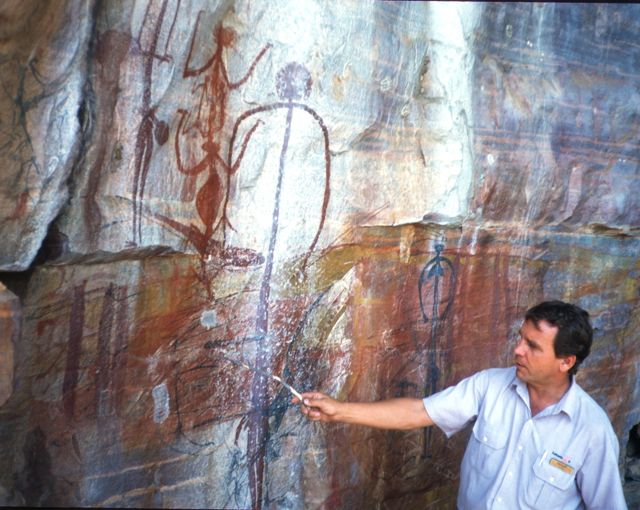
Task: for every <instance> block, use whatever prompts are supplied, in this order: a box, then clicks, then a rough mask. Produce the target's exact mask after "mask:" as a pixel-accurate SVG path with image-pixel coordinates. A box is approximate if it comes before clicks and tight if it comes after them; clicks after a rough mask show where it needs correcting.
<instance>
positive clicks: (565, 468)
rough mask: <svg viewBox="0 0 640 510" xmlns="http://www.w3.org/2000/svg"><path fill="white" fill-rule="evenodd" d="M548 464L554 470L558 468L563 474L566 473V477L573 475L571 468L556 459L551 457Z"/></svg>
mask: <svg viewBox="0 0 640 510" xmlns="http://www.w3.org/2000/svg"><path fill="white" fill-rule="evenodd" d="M549 464H550V465H551V466H553V467H555V468H558V469H559V470H560V471H564V472H565V473H567V474H568V475H571V474H573V468H572V467H571V466H570V465H569V464H566V463H565V462H562V461H561V460H558V459H554V458H553V457H552V458H551V459H550V460H549Z"/></svg>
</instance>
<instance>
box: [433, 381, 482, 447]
mask: <svg viewBox="0 0 640 510" xmlns="http://www.w3.org/2000/svg"><path fill="white" fill-rule="evenodd" d="M488 384H489V372H488V371H487V370H485V371H482V372H478V373H477V374H474V375H472V376H471V377H467V378H466V379H463V380H462V381H460V382H459V383H458V384H456V385H455V386H451V387H449V388H447V389H446V390H443V391H441V392H439V393H436V394H434V395H431V396H430V397H426V398H424V399H423V400H422V403H423V404H424V407H425V409H426V410H427V413H429V416H430V417H431V419H432V420H433V422H434V423H435V424H436V425H437V426H438V428H439V429H440V430H442V431H443V432H444V433H445V434H446V436H447V437H451V436H452V435H453V434H455V433H456V432H458V431H459V430H461V429H462V428H464V426H465V425H466V424H467V423H469V421H470V420H472V419H473V418H475V417H476V416H477V415H478V412H479V409H480V406H481V404H482V400H483V398H484V395H485V393H486V389H487V386H488Z"/></svg>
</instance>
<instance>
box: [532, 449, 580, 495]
mask: <svg viewBox="0 0 640 510" xmlns="http://www.w3.org/2000/svg"><path fill="white" fill-rule="evenodd" d="M550 460H551V459H550V458H549V457H547V456H544V458H542V457H539V458H538V459H537V461H536V463H535V464H534V465H533V474H534V479H533V483H531V484H530V485H529V488H528V489H530V490H528V491H527V492H528V496H529V497H528V498H527V499H528V500H529V503H530V504H532V505H533V506H535V508H564V505H565V504H566V503H568V502H569V501H570V500H571V499H573V498H575V497H576V493H577V488H576V484H575V479H576V473H577V471H578V466H575V465H573V464H572V465H571V466H569V469H570V472H568V471H569V469H567V470H563V469H560V468H558V467H555V466H553V465H552V464H550V463H549V462H550Z"/></svg>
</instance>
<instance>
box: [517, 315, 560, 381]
mask: <svg viewBox="0 0 640 510" xmlns="http://www.w3.org/2000/svg"><path fill="white" fill-rule="evenodd" d="M557 332H558V328H557V327H556V326H552V325H551V324H549V323H548V322H546V321H540V322H538V327H537V328H536V326H535V325H534V324H533V322H531V321H525V322H524V324H523V325H522V327H521V328H520V338H519V340H518V344H517V345H516V348H515V349H514V351H513V353H514V355H515V365H516V375H517V376H518V378H519V379H520V380H521V381H523V382H526V383H527V384H534V385H535V384H541V385H549V384H554V383H555V382H556V381H561V380H563V379H564V378H566V374H567V368H566V363H564V361H565V360H564V359H563V358H556V354H555V351H554V348H553V343H554V339H555V337H556V333H557Z"/></svg>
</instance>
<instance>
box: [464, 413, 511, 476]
mask: <svg viewBox="0 0 640 510" xmlns="http://www.w3.org/2000/svg"><path fill="white" fill-rule="evenodd" d="M507 439H508V434H507V433H506V432H505V431H504V429H503V428H501V427H500V426H499V425H495V424H493V423H491V422H489V421H487V420H484V419H482V418H479V419H478V421H476V424H475V426H474V427H473V433H472V439H471V441H470V443H469V450H468V452H467V453H468V459H467V462H468V464H469V466H470V467H472V468H473V469H474V470H475V471H477V472H478V473H479V474H480V475H482V476H484V477H495V476H496V474H497V472H498V470H499V469H500V467H501V466H502V464H503V463H504V456H505V452H504V449H505V446H506V445H507Z"/></svg>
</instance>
